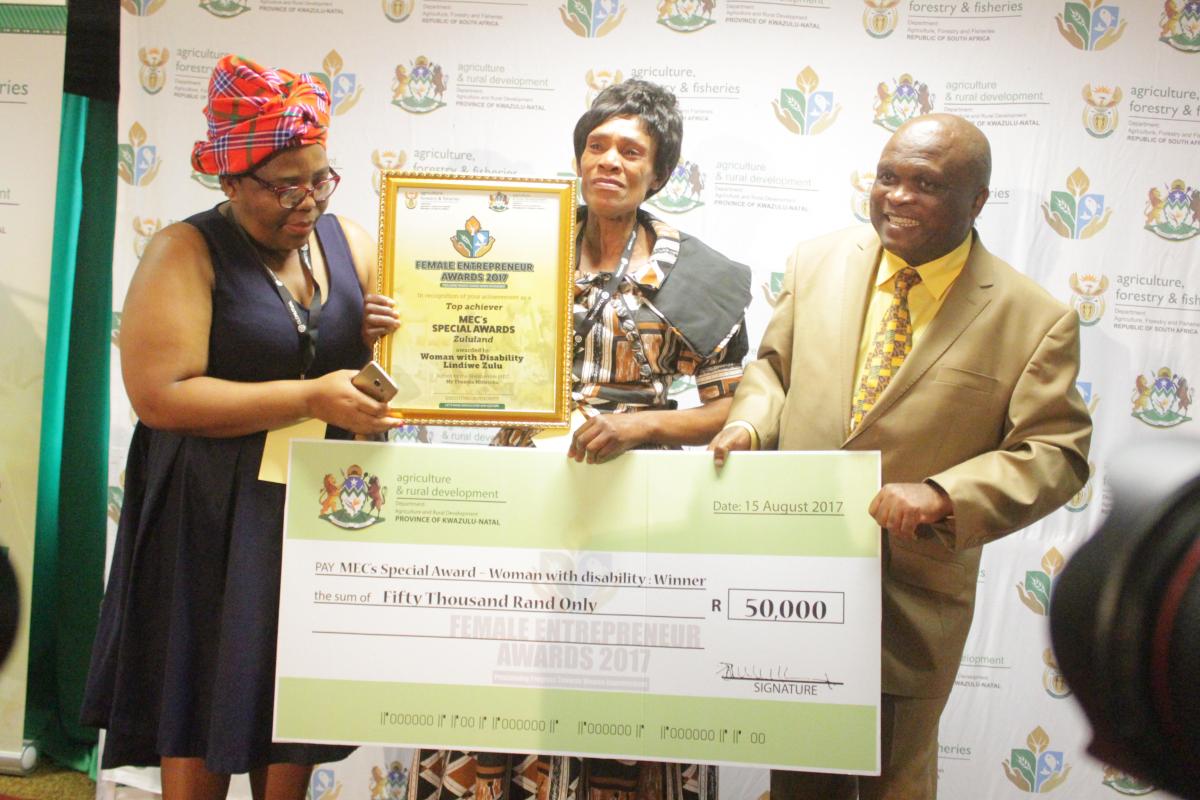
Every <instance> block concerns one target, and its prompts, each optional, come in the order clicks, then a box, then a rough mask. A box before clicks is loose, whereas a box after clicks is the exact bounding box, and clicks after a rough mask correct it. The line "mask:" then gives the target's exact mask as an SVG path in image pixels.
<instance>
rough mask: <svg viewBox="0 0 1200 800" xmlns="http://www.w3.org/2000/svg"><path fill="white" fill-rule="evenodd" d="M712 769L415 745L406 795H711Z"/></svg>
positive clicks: (707, 799)
mask: <svg viewBox="0 0 1200 800" xmlns="http://www.w3.org/2000/svg"><path fill="white" fill-rule="evenodd" d="M716 797H717V768H716V767H712V766H705V765H702V764H664V763H659V762H654V761H615V760H609V759H600V758H570V757H564V756H542V755H535V754H517V753H511V754H509V753H467V752H463V751H461V750H418V751H417V753H416V755H415V756H414V763H413V769H412V771H411V772H410V773H409V779H408V800H716Z"/></svg>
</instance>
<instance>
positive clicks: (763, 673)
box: [717, 661, 845, 688]
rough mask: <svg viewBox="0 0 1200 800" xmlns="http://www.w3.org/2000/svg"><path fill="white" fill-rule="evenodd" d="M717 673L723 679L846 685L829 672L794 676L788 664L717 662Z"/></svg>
mask: <svg viewBox="0 0 1200 800" xmlns="http://www.w3.org/2000/svg"><path fill="white" fill-rule="evenodd" d="M717 664H718V669H717V675H719V676H720V678H721V680H723V681H759V682H761V683H804V684H814V685H818V686H829V687H831V688H832V687H834V686H844V685H845V683H844V682H843V681H835V680H833V679H832V678H830V677H829V675H828V674H826V675H825V677H824V678H793V677H791V675H790V673H789V671H788V667H787V666H786V665H776V666H771V667H763V666H760V665H758V664H734V663H733V662H732V661H719V662H717Z"/></svg>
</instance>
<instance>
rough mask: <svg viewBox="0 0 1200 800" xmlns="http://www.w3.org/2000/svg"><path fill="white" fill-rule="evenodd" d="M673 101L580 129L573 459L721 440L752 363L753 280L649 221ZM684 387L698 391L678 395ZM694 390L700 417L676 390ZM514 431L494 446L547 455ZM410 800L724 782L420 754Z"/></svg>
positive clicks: (700, 787)
mask: <svg viewBox="0 0 1200 800" xmlns="http://www.w3.org/2000/svg"><path fill="white" fill-rule="evenodd" d="M682 139H683V119H682V116H681V114H680V112H679V107H678V105H677V104H676V101H675V97H674V95H672V94H671V93H670V92H669V91H667V90H666V89H664V88H662V87H660V86H657V85H655V84H652V83H649V82H646V81H640V80H630V81H626V82H624V83H619V84H615V85H613V86H610V87H608V88H607V89H605V90H604V91H603V92H601V93H600V94H599V95H598V96H597V97H596V100H595V102H594V103H593V104H592V107H591V108H590V109H589V110H588V111H587V112H586V113H584V115H583V116H582V117H581V118H580V119H579V121H578V123H577V124H576V126H575V136H574V144H575V158H576V163H577V165H578V166H577V169H578V173H579V176H580V178H581V179H582V191H583V199H584V202H585V203H586V206H585V207H584V208H582V209H581V210H580V218H579V226H578V227H579V230H580V231H581V234H580V240H579V245H578V247H577V248H576V250H577V253H578V254H579V260H578V263H577V264H576V270H575V332H576V346H575V355H574V366H573V370H572V381H573V385H572V394H573V397H574V401H575V406H576V413H577V414H578V415H579V417H581V419H579V418H577V419H576V420H575V422H574V424H573V428H574V430H573V433H572V435H571V439H570V444H569V449H568V456H569V457H571V458H574V459H575V460H576V461H580V462H587V463H602V462H605V461H609V460H611V459H613V458H616V457H617V456H619V455H620V454H621V453H624V452H625V451H627V450H631V449H639V448H643V449H644V448H655V449H671V448H679V447H681V446H683V445H702V444H707V443H708V441H709V440H710V439H711V438H712V437H713V436H714V435H715V434H716V433H717V432H718V431H719V430H720V429H721V427H722V426H723V425H724V422H725V416H726V412H727V411H728V408H729V404H730V402H731V399H732V396H733V392H734V390H735V389H736V388H737V385H738V382H739V381H740V380H741V376H742V360H743V358H744V357H745V355H746V353H747V349H748V344H747V341H748V340H747V335H746V328H745V320H744V313H745V309H746V306H747V304H748V303H749V302H750V271H749V269H748V268H747V267H745V266H743V265H741V264H737V263H735V262H733V261H730V260H729V259H727V258H725V257H724V256H723V255H721V254H720V253H717V252H716V251H715V250H712V249H711V248H709V247H707V246H706V245H704V244H703V243H702V242H700V241H699V240H698V239H695V238H694V237H690V236H688V235H687V234H684V233H680V232H679V231H677V230H676V229H675V228H673V227H672V226H671V225H669V224H667V223H666V222H663V221H661V220H658V219H656V218H654V217H653V216H651V215H650V214H648V213H646V212H645V211H643V210H642V209H641V208H640V206H641V204H642V203H643V202H644V201H645V200H646V199H647V198H648V197H650V196H652V195H653V194H654V193H655V192H657V191H659V190H660V189H662V188H663V186H664V185H666V183H667V181H668V180H670V178H671V176H672V173H673V172H674V171H675V169H676V165H677V164H678V162H679V154H680V146H681V143H682ZM681 379H690V380H686V381H681ZM691 380H694V382H695V385H696V389H697V392H698V394H699V399H700V405H699V406H697V407H695V408H689V409H686V410H681V409H678V408H676V401H675V399H674V398H673V397H672V394H673V388H677V387H678V385H679V384H680V383H685V384H686V383H688V382H690V381H691ZM536 434H537V431H530V430H526V429H521V430H518V429H504V430H501V431H500V433H499V434H498V435H497V437H496V442H495V443H496V444H501V445H508V446H536V445H537V444H539V442H537V441H535V439H534V437H535V436H536ZM409 781H410V784H409V789H410V791H409V797H410V800H450V799H452V798H473V800H485V799H486V800H715V798H716V796H717V781H716V768H715V767H711V766H705V765H700V764H676V763H669V764H668V763H658V762H650V761H626V760H613V759H598V758H583V759H581V758H564V757H551V756H544V755H539V754H496V753H467V752H461V751H447V750H422V751H420V752H419V753H418V754H417V757H416V763H415V764H414V769H413V771H412V774H411V775H410V777H409Z"/></svg>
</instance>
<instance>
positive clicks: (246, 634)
mask: <svg viewBox="0 0 1200 800" xmlns="http://www.w3.org/2000/svg"><path fill="white" fill-rule="evenodd" d="M187 222H188V223H189V224H191V225H194V226H195V227H196V228H198V229H199V230H200V231H201V233H203V234H204V238H205V240H206V241H207V243H208V248H209V252H210V254H211V256H212V262H213V273H214V285H213V295H212V308H213V314H212V328H211V332H210V334H209V348H208V356H209V357H208V373H207V374H208V375H210V376H212V377H215V378H223V379H226V380H232V381H246V382H253V381H270V380H281V379H295V378H298V377H299V376H300V363H301V362H300V359H301V353H300V344H299V337H298V335H297V334H296V328H295V325H294V324H293V322H292V320H291V317H290V316H289V315H288V313H287V310H286V309H285V308H284V305H283V303H282V302H281V301H280V299H279V295H278V294H276V292H275V289H274V287H273V286H272V285H271V283H270V282H269V279H268V278H267V275H266V273H265V271H264V270H263V267H262V264H261V261H260V260H259V258H258V254H257V253H255V252H254V251H253V250H252V249H251V246H250V244H249V243H248V242H247V241H246V240H245V239H243V238H242V237H241V235H240V234H239V232H238V231H237V230H236V229H235V228H233V226H232V224H231V223H230V222H229V221H228V220H226V219H225V218H224V217H223V216H221V214H220V213H219V212H218V211H217V210H216V209H215V208H214V209H212V210H210V211H206V212H204V213H201V214H197V215H195V216H193V217H191V218H189V219H188V220H187ZM317 236H318V239H319V241H320V245H321V249H322V252H323V253H324V254H325V261H326V264H327V265H328V269H329V283H330V290H329V293H328V295H329V296H328V297H327V298H326V299H325V303H324V307H323V309H322V311H321V316H320V319H319V338H318V342H317V350H316V357H315V359H314V361H313V365H312V367H311V368H310V369H309V376H310V377H317V376H319V375H323V374H325V373H327V372H332V371H335V370H339V369H357V368H359V367H361V366H362V365H363V364H365V363H366V362H367V361H368V359H369V358H370V351H369V350H368V349H367V347H366V346H365V345H364V344H363V342H362V337H361V333H360V328H361V325H362V305H363V294H362V289H361V286H360V284H359V282H358V277H357V275H356V273H355V270H354V264H353V261H352V259H351V256H350V250H349V246H348V245H347V242H346V237H345V234H344V233H343V232H342V229H341V226H340V225H339V224H338V222H337V220H336V219H335V218H334V217H332V216H330V215H325V216H322V217H321V218H320V219H319V220H318V222H317ZM331 431H332V429H331ZM339 433H340V435H339ZM265 436H266V433H265V431H262V432H258V433H252V434H249V435H246V436H238V437H234V438H209V437H205V436H183V435H179V434H174V433H167V432H164V431H159V430H154V429H151V428H148V427H146V426H145V425H142V424H141V423H138V425H137V427H136V429H135V431H134V434H133V440H132V442H131V443H130V449H129V461H128V464H127V466H126V470H125V500H124V504H123V506H122V509H121V518H120V523H119V525H118V529H117V542H116V549H115V552H114V554H113V562H112V568H111V573H110V575H109V580H108V588H107V590H106V592H105V596H104V602H103V605H102V607H101V618H100V626H99V629H98V631H97V634H96V642H95V646H94V648H93V650H92V660H91V668H90V672H89V675H88V682H87V688H86V693H85V696H84V703H83V710H82V718H83V721H84V723H85V724H89V725H95V726H96V727H102V728H106V729H107V736H106V739H105V746H104V754H103V758H102V766H103V767H104V768H106V769H107V768H111V767H116V766H122V765H132V766H153V765H157V764H159V760H160V758H161V757H162V756H173V757H193V758H203V759H204V760H205V763H206V766H207V767H208V769H209V770H211V771H213V772H220V773H239V772H246V771H249V770H251V769H256V768H258V767H262V766H265V765H267V764H269V763H275V762H291V763H309V764H313V763H319V762H323V761H336V760H338V759H341V758H345V757H346V756H347V755H349V753H350V752H351V751H352V748H347V747H333V746H315V745H299V744H282V743H279V744H277V743H272V741H271V711H272V705H273V700H274V678H275V639H276V633H277V627H278V616H279V570H280V554H281V548H282V536H283V499H284V487H283V486H282V485H281V484H277V483H266V482H262V481H259V480H258V471H259V464H260V461H261V458H262V451H263V442H264V439H265ZM346 436H347V434H345V433H344V432H333V433H331V437H337V438H346Z"/></svg>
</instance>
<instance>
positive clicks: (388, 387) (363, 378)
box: [350, 361, 398, 403]
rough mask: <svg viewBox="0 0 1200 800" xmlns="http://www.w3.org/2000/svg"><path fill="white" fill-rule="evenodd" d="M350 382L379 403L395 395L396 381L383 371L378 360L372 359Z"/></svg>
mask: <svg viewBox="0 0 1200 800" xmlns="http://www.w3.org/2000/svg"><path fill="white" fill-rule="evenodd" d="M350 382H351V383H352V384H354V386H355V387H356V388H357V389H358V390H359V391H360V392H362V393H363V394H365V395H367V396H368V397H373V398H375V399H376V400H378V401H380V402H381V403H386V402H387V401H389V400H391V399H392V398H393V397H395V396H396V392H397V390H398V389H397V386H396V382H395V381H393V380H392V376H391V375H388V374H387V372H385V371H384V369H383V367H381V366H379V363H378V362H375V361H372V362H371V363H369V364H367V365H366V366H365V367H363V368H362V369H361V370H359V372H358V374H357V375H355V376H354V377H353V378H351V379H350Z"/></svg>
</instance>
